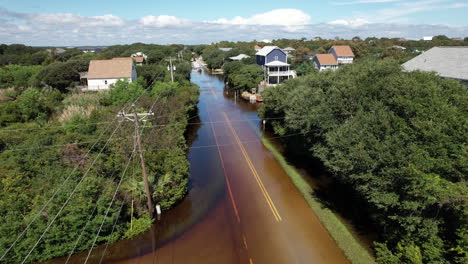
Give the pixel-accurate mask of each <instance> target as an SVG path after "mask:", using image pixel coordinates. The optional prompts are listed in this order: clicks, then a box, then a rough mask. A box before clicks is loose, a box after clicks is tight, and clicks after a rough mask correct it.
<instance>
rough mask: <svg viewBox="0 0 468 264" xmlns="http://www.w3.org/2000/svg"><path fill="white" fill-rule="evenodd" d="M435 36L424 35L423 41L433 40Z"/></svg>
mask: <svg viewBox="0 0 468 264" xmlns="http://www.w3.org/2000/svg"><path fill="white" fill-rule="evenodd" d="M433 38H434V37H433V36H427V37H423V39H422V40H423V41H432V39H433Z"/></svg>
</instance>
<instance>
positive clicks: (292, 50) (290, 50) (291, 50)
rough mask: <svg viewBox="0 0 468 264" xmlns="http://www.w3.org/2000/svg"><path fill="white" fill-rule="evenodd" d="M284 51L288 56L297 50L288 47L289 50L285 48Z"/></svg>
mask: <svg viewBox="0 0 468 264" xmlns="http://www.w3.org/2000/svg"><path fill="white" fill-rule="evenodd" d="M283 51H284V52H286V54H288V55H290V54H291V52H294V51H296V49H294V48H291V47H287V48H284V49H283Z"/></svg>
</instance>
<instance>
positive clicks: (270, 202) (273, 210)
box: [223, 112, 282, 222]
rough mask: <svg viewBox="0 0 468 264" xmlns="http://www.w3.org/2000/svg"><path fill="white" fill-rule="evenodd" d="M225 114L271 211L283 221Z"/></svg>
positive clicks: (278, 219)
mask: <svg viewBox="0 0 468 264" xmlns="http://www.w3.org/2000/svg"><path fill="white" fill-rule="evenodd" d="M223 114H224V118H225V119H226V122H227V124H228V126H229V128H230V130H231V132H232V134H233V135H234V138H235V140H236V141H237V144H238V145H239V147H240V150H241V152H242V155H243V156H244V158H245V160H246V161H247V165H248V166H249V168H250V170H251V171H252V174H253V175H254V178H255V180H256V181H257V184H258V186H259V187H260V190H261V191H262V193H263V196H264V197H265V199H266V201H267V204H268V205H269V206H270V209H271V212H272V213H273V215H274V217H275V219H276V221H278V222H279V221H282V218H281V215H280V214H279V212H278V210H277V209H276V206H275V204H274V203H273V201H272V200H271V197H270V195H269V194H268V191H267V190H266V188H265V185H264V184H263V182H262V180H261V179H260V176H259V175H258V172H257V170H256V169H255V167H254V166H253V163H252V160H251V159H250V157H249V154H248V153H247V151H246V150H245V148H244V146H243V145H242V143H241V141H240V139H239V136H238V135H237V133H236V130H235V129H234V127H233V126H232V124H231V121H230V120H229V118H228V116H227V115H226V112H223Z"/></svg>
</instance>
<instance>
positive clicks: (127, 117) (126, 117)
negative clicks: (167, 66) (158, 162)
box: [117, 104, 154, 218]
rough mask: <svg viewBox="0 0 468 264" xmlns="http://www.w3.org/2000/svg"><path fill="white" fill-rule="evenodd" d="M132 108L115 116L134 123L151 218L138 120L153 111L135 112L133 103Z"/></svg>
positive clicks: (149, 192) (143, 119)
mask: <svg viewBox="0 0 468 264" xmlns="http://www.w3.org/2000/svg"><path fill="white" fill-rule="evenodd" d="M132 110H133V113H131V114H125V113H124V112H119V114H118V115H117V116H120V117H122V121H132V122H134V123H135V139H136V145H137V146H138V152H139V154H140V161H141V170H142V171H143V181H144V182H145V190H146V199H147V204H148V211H149V213H150V216H151V218H153V202H152V199H151V191H150V187H149V181H148V173H147V172H146V165H145V158H144V156H143V148H142V146H141V137H140V132H139V131H140V121H143V122H146V118H147V117H148V116H152V115H154V113H153V112H152V111H150V112H148V113H137V111H136V107H135V104H132ZM140 117H141V118H140Z"/></svg>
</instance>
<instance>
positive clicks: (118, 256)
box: [50, 72, 348, 264]
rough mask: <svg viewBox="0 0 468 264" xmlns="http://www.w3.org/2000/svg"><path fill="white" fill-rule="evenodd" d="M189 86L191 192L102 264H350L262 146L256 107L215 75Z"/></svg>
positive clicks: (79, 259) (195, 77) (96, 256)
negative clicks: (193, 101) (194, 89)
mask: <svg viewBox="0 0 468 264" xmlns="http://www.w3.org/2000/svg"><path fill="white" fill-rule="evenodd" d="M192 82H193V83H195V84H197V85H198V86H199V87H200V90H201V94H200V102H199V105H198V107H199V118H200V122H201V123H202V125H200V127H198V130H197V132H196V137H195V138H194V139H193V143H192V146H191V148H190V151H189V154H188V157H189V160H190V164H191V169H190V172H191V177H192V178H191V183H190V193H189V195H188V196H187V197H186V198H185V199H184V201H183V202H182V203H181V204H180V205H178V206H177V207H176V208H174V209H173V210H170V211H168V212H163V215H162V217H161V219H160V220H159V221H155V223H154V225H153V228H152V230H150V231H148V232H146V233H144V234H142V235H140V236H138V237H135V238H134V239H131V240H124V241H120V242H117V243H115V244H113V245H111V246H109V248H108V249H107V251H106V256H105V257H104V259H103V260H104V261H103V263H119V264H126V263H141V264H148V263H171V264H174V263H175V264H177V263H184V264H192V263H217V264H218V263H226V264H228V263H246V264H247V263H248V264H253V263H255V264H263V263H265V264H274V263H348V261H347V259H346V257H345V256H344V254H343V253H342V251H341V250H340V249H339V248H338V246H337V245H336V243H335V242H334V241H333V239H332V238H331V237H330V235H329V234H328V232H327V231H326V230H325V228H324V227H323V226H322V224H321V223H320V222H319V220H318V218H317V217H316V215H315V214H314V213H313V211H312V210H311V209H310V207H309V206H308V204H307V203H306V201H305V200H304V198H303V197H302V195H301V194H300V192H299V191H298V190H297V189H296V187H295V186H294V185H293V183H292V182H291V180H290V178H289V177H288V176H287V175H286V173H285V172H284V171H283V169H282V168H281V166H280V165H279V163H278V162H277V161H276V160H275V159H274V157H273V156H272V154H271V153H270V152H269V151H268V150H267V149H265V148H264V146H263V145H262V143H261V141H260V131H261V125H260V121H259V120H258V116H257V113H256V111H255V110H256V106H255V105H252V104H248V103H244V102H238V103H236V102H234V100H233V99H232V98H230V97H229V96H228V95H227V94H226V92H225V90H224V84H223V82H222V81H221V80H220V79H219V78H218V77H216V76H211V75H208V74H205V73H202V74H199V73H195V72H194V73H192ZM102 252H103V247H102V246H101V247H98V248H97V249H95V250H94V251H93V259H92V263H99V260H100V258H101V255H102ZM86 253H87V252H85V253H82V254H77V255H76V256H74V257H73V258H72V261H70V262H69V263H83V258H84V257H85V256H86ZM50 263H64V259H56V260H54V261H50Z"/></svg>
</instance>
